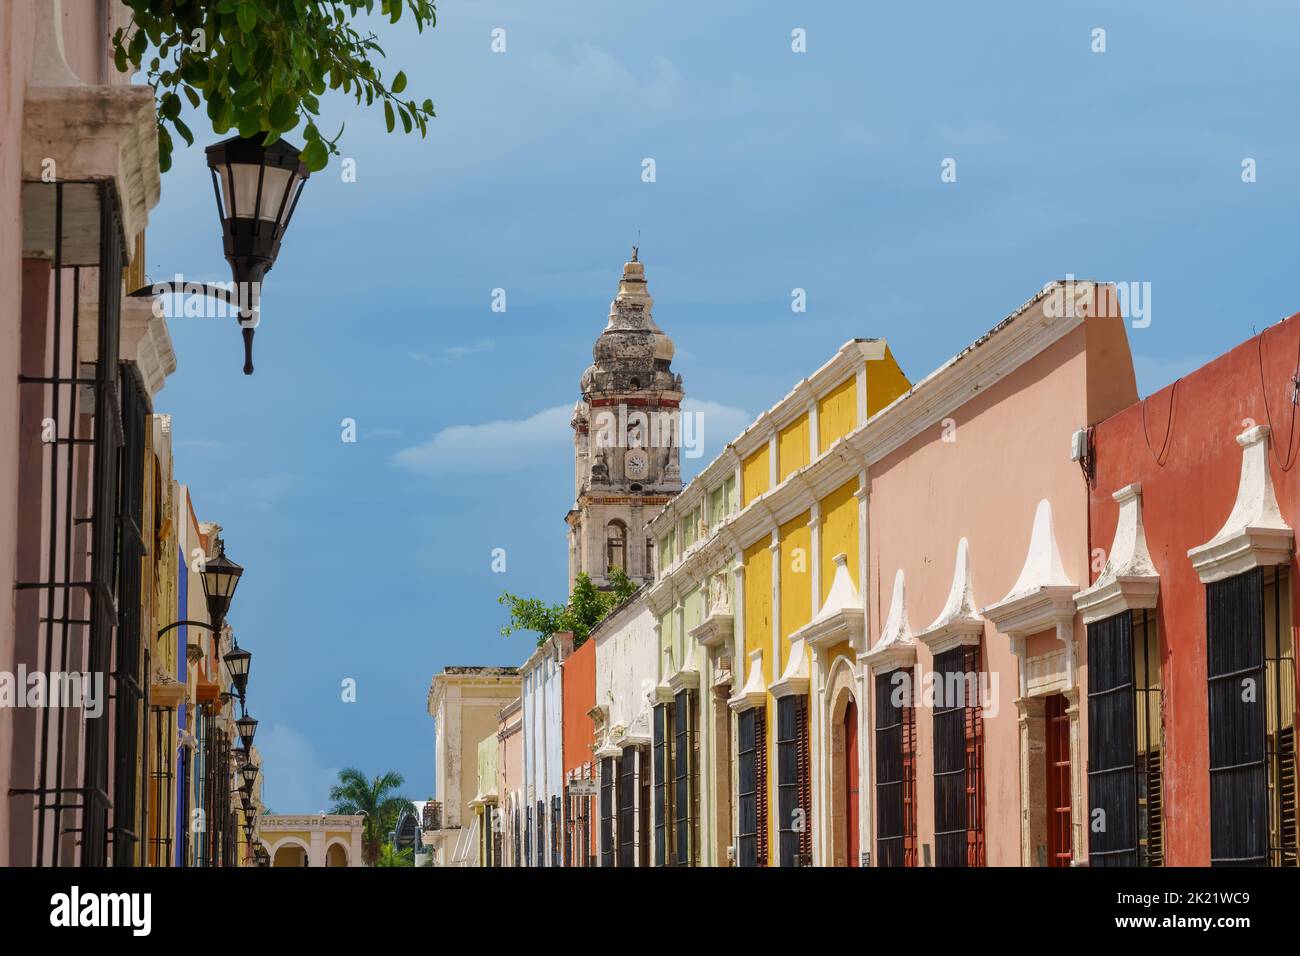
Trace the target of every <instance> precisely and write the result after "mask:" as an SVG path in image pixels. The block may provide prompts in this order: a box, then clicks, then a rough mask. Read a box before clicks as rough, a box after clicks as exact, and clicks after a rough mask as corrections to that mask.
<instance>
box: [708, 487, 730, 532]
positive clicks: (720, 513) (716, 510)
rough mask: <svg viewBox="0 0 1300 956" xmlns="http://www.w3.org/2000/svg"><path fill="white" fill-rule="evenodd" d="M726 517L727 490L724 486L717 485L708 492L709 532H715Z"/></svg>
mask: <svg viewBox="0 0 1300 956" xmlns="http://www.w3.org/2000/svg"><path fill="white" fill-rule="evenodd" d="M726 516H727V489H726V486H725V485H718V487H716V488H714V489H713V490H712V491H711V492H709V530H710V531H713V530H716V529H717V527H718V525H720V524H722V519H724V518H725V517H726Z"/></svg>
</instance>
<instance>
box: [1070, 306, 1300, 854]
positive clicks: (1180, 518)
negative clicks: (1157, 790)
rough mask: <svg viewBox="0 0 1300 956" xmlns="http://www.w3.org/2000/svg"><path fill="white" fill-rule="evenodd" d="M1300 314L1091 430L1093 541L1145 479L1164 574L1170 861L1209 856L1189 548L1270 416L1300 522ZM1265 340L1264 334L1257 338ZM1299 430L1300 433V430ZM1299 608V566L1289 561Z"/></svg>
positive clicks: (1288, 502) (1201, 676)
mask: <svg viewBox="0 0 1300 956" xmlns="http://www.w3.org/2000/svg"><path fill="white" fill-rule="evenodd" d="M1298 339H1300V315H1293V316H1291V317H1290V318H1288V319H1286V320H1284V321H1283V322H1281V323H1279V324H1277V325H1275V326H1272V327H1271V328H1268V329H1266V330H1265V331H1264V332H1263V333H1261V335H1260V336H1257V337H1255V338H1252V339H1248V340H1247V341H1245V342H1243V343H1242V344H1241V345H1238V346H1237V347H1236V348H1234V349H1232V350H1231V351H1230V352H1228V353H1227V354H1225V355H1223V356H1220V357H1219V358H1217V359H1215V360H1214V361H1212V362H1210V363H1209V364H1208V365H1205V366H1203V367H1202V368H1200V369H1197V370H1196V371H1194V372H1191V373H1189V374H1188V375H1185V376H1183V377H1182V378H1180V379H1178V381H1176V382H1175V383H1173V384H1172V385H1169V386H1168V387H1166V388H1163V389H1161V390H1160V391H1158V392H1156V393H1155V394H1153V395H1151V396H1150V397H1148V398H1147V399H1146V400H1145V401H1144V402H1142V403H1141V404H1135V405H1132V406H1131V407H1129V408H1126V409H1124V410H1123V411H1121V412H1119V413H1118V414H1116V415H1115V416H1114V417H1112V418H1109V419H1107V420H1106V421H1104V422H1102V423H1101V424H1100V425H1098V426H1097V429H1096V432H1095V441H1096V456H1097V478H1096V484H1095V486H1094V488H1093V490H1092V497H1091V507H1092V546H1093V547H1094V548H1107V549H1108V548H1109V547H1110V546H1111V542H1112V539H1113V536H1114V533H1115V525H1116V521H1117V518H1118V505H1117V504H1116V503H1115V501H1114V499H1113V498H1112V497H1111V496H1112V495H1113V494H1114V492H1116V491H1117V490H1119V489H1120V488H1122V487H1124V486H1125V485H1128V484H1131V483H1133V482H1140V483H1141V485H1142V522H1143V525H1144V527H1145V530H1146V538H1147V545H1148V547H1149V549H1150V552H1151V559H1152V561H1153V562H1154V563H1155V566H1156V570H1157V571H1158V572H1159V573H1160V598H1159V605H1158V607H1157V608H1156V615H1157V618H1158V621H1159V633H1160V650H1161V661H1162V664H1161V682H1162V688H1163V691H1164V708H1165V712H1164V732H1165V746H1166V748H1167V749H1166V752H1165V758H1164V763H1163V767H1164V788H1165V792H1164V801H1165V810H1164V819H1165V828H1164V841H1165V854H1166V856H1165V863H1166V864H1167V865H1169V866H1206V865H1208V864H1209V862H1210V828H1209V826H1208V825H1206V824H1205V822H1204V821H1206V820H1208V819H1209V817H1210V785H1209V743H1208V740H1209V712H1208V692H1207V683H1206V643H1205V586H1204V585H1203V584H1201V581H1200V579H1199V577H1198V576H1197V574H1196V572H1195V570H1194V569H1193V568H1192V563H1191V560H1190V559H1189V558H1188V557H1187V551H1188V549H1189V548H1193V547H1196V546H1198V545H1201V544H1204V543H1205V542H1207V541H1209V540H1210V539H1211V538H1212V537H1214V535H1215V534H1216V533H1217V532H1218V530H1219V529H1220V528H1221V527H1222V526H1223V524H1224V522H1225V521H1226V520H1227V518H1228V515H1229V513H1230V512H1231V511H1232V506H1233V502H1234V501H1235V500H1236V496H1237V486H1238V482H1239V478H1240V475H1241V458H1242V449H1241V446H1239V445H1238V444H1237V442H1236V437H1237V436H1238V435H1240V434H1241V433H1242V432H1243V431H1245V430H1246V428H1248V427H1250V426H1251V425H1252V424H1259V425H1269V424H1271V427H1272V429H1273V433H1272V437H1271V438H1270V448H1269V467H1270V473H1271V475H1272V479H1273V487H1274V491H1275V493H1276V495H1277V501H1278V506H1279V507H1280V508H1281V511H1282V516H1283V518H1284V519H1285V520H1286V522H1287V523H1288V524H1289V525H1291V527H1292V528H1294V527H1296V522H1297V519H1298V518H1300V515H1297V495H1298V493H1300V487H1298V484H1297V483H1298V482H1300V469H1296V468H1291V469H1290V470H1288V471H1283V470H1282V466H1283V463H1284V462H1285V461H1286V459H1287V454H1288V449H1290V451H1291V456H1292V458H1294V457H1295V453H1296V447H1295V446H1294V445H1293V444H1292V438H1291V437H1290V432H1291V431H1292V430H1293V426H1292V421H1293V414H1294V411H1295V409H1294V408H1293V406H1292V405H1291V390H1292V386H1291V376H1292V375H1293V374H1295V371H1296V354H1297V347H1298V346H1300V342H1298V341H1297V340H1298ZM1261 340H1262V341H1261ZM1297 440H1300V439H1297ZM1290 567H1291V591H1292V607H1293V608H1294V607H1295V603H1294V602H1295V599H1296V593H1297V592H1296V586H1297V580H1298V579H1300V574H1298V573H1297V570H1298V569H1297V564H1296V561H1295V559H1294V558H1293V559H1292V561H1291V565H1290Z"/></svg>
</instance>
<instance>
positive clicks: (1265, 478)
mask: <svg viewBox="0 0 1300 956" xmlns="http://www.w3.org/2000/svg"><path fill="white" fill-rule="evenodd" d="M1268 436H1269V428H1268V426H1267V425H1256V426H1254V427H1253V428H1248V429H1246V430H1245V431H1244V432H1242V433H1241V434H1240V435H1238V436H1237V444H1238V445H1240V446H1241V480H1240V481H1239V482H1238V485H1237V500H1236V501H1235V502H1234V503H1233V505H1232V512H1231V513H1230V514H1229V515H1228V520H1227V521H1225V522H1224V524H1223V527H1222V528H1220V529H1219V533H1218V534H1216V535H1215V536H1214V537H1213V538H1211V539H1210V540H1209V541H1207V542H1206V543H1205V544H1202V545H1198V546H1197V547H1195V548H1192V549H1191V550H1189V551H1188V552H1187V556H1188V557H1189V558H1191V559H1192V567H1193V568H1195V569H1196V573H1197V575H1199V576H1200V579H1201V582H1202V583H1204V584H1212V583H1213V582H1215V581H1222V580H1223V579H1224V578H1230V577H1233V576H1235V575H1238V574H1243V573H1244V572H1246V571H1249V570H1251V569H1252V568H1257V567H1270V566H1272V565H1276V564H1286V563H1288V562H1289V561H1290V560H1291V554H1292V552H1293V551H1294V549H1295V532H1294V531H1292V529H1291V526H1290V525H1288V524H1287V523H1286V521H1285V520H1284V519H1283V517H1282V511H1281V509H1280V508H1279V507H1278V504H1277V495H1276V494H1274V492H1273V476H1272V474H1271V473H1270V470H1269V463H1268Z"/></svg>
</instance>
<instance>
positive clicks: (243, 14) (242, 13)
mask: <svg viewBox="0 0 1300 956" xmlns="http://www.w3.org/2000/svg"><path fill="white" fill-rule="evenodd" d="M235 18H236V19H237V20H238V21H239V29H241V30H243V31H244V32H245V33H252V32H253V30H254V28H255V27H256V26H257V9H256V8H255V7H254V6H253V5H252V4H251V3H243V4H240V7H239V9H238V10H236V11H235Z"/></svg>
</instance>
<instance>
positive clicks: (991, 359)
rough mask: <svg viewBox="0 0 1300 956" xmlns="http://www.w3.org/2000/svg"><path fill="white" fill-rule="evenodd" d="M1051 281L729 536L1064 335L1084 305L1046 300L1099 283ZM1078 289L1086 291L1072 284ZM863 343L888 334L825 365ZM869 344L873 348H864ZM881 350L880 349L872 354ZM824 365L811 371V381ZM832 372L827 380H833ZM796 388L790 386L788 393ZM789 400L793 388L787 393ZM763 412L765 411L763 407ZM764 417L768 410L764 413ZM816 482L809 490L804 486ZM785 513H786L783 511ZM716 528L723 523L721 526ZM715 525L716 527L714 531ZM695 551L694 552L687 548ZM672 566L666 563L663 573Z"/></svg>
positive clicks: (893, 443)
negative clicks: (1056, 306)
mask: <svg viewBox="0 0 1300 956" xmlns="http://www.w3.org/2000/svg"><path fill="white" fill-rule="evenodd" d="M1071 281H1072V283H1073V284H1072V285H1067V283H1065V282H1060V281H1057V282H1051V283H1048V284H1047V285H1046V286H1044V288H1043V290H1042V291H1040V292H1039V293H1038V294H1037V295H1036V296H1034V297H1033V298H1032V299H1030V300H1029V301H1028V302H1026V303H1024V304H1023V305H1021V306H1020V308H1018V309H1017V310H1016V311H1014V312H1013V313H1011V315H1009V316H1008V317H1007V318H1005V319H1003V320H1002V321H1001V322H999V323H998V324H997V325H996V326H994V327H993V328H992V329H991V330H990V331H989V332H987V333H985V334H984V335H983V336H981V337H980V338H979V339H978V340H976V341H975V342H974V343H972V344H971V345H969V346H967V347H966V348H965V349H964V350H962V351H961V352H960V353H959V354H957V355H956V356H954V357H953V358H952V359H950V360H949V361H948V362H946V363H945V364H944V365H942V366H940V367H939V368H938V369H936V370H935V371H934V372H932V373H930V375H928V376H926V377H925V378H924V379H922V380H921V381H920V382H918V383H917V384H916V385H914V386H912V388H911V389H910V390H908V391H907V392H906V393H904V394H903V395H902V396H900V397H899V398H898V399H896V400H895V401H894V402H892V403H891V404H890V405H889V406H888V407H886V408H884V409H882V410H878V411H877V412H876V413H875V414H874V415H872V416H871V418H870V419H869V420H868V421H867V422H865V423H863V424H859V425H858V426H857V427H856V428H855V429H854V430H853V431H851V432H850V433H849V434H848V435H846V436H843V437H842V438H840V439H838V440H837V441H836V442H834V443H833V444H832V445H831V446H830V448H828V449H822V453H821V455H820V456H819V457H818V458H817V459H816V460H815V461H813V462H810V463H809V464H807V465H805V466H804V467H803V468H801V469H799V471H797V472H795V473H793V474H791V475H788V476H787V477H786V479H785V480H784V481H783V482H781V483H779V484H778V485H776V486H775V487H773V488H770V489H768V490H767V491H766V492H764V493H763V494H762V495H761V496H759V497H758V498H756V499H754V500H753V501H751V502H750V503H749V504H748V505H746V506H744V507H743V508H742V509H741V510H740V512H738V513H737V514H735V515H731V516H729V518H728V520H727V522H725V526H726V527H727V529H728V534H729V536H730V537H729V538H728V541H729V542H734V544H736V545H739V548H741V549H743V548H746V547H749V546H750V545H752V544H753V543H754V542H755V541H757V540H758V539H759V538H760V537H762V536H763V534H764V533H766V532H767V531H768V530H769V529H768V528H766V526H765V525H766V522H767V521H769V520H775V518H773V517H769V516H770V515H777V516H786V515H788V516H789V517H793V516H795V515H797V514H800V513H801V512H802V511H803V509H804V508H805V507H810V506H811V505H812V504H813V502H814V501H815V500H819V497H825V496H826V495H827V494H829V493H830V492H832V491H834V490H835V489H836V488H838V487H840V486H841V485H843V484H844V482H846V481H850V480H852V478H853V477H854V476H856V475H860V474H861V472H862V471H863V470H865V469H868V468H869V467H870V465H872V464H874V463H875V462H877V461H879V460H881V459H882V458H883V457H884V456H886V455H888V454H889V453H891V452H893V451H895V450H896V449H897V448H899V447H901V446H902V445H903V444H905V443H906V442H907V441H910V440H911V439H912V438H914V437H915V436H916V435H918V434H920V433H921V432H923V431H924V430H925V429H927V428H929V427H931V426H932V425H934V424H935V423H936V422H939V421H942V420H943V418H944V417H945V416H947V415H948V414H949V413H950V412H952V411H953V410H954V409H956V408H958V407H960V406H961V405H963V404H964V403H966V402H968V401H970V399H971V398H972V397H974V396H975V395H977V394H980V393H981V392H983V391H984V390H986V389H987V388H988V387H989V386H991V385H993V384H994V383H996V382H997V381H998V380H999V379H1001V378H1002V377H1004V376H1005V375H1006V374H1008V373H1009V372H1010V371H1012V370H1014V369H1015V368H1017V367H1018V366H1020V365H1022V364H1024V363H1025V362H1027V361H1028V360H1029V359H1031V358H1033V357H1034V356H1035V355H1037V354H1039V353H1040V352H1042V351H1043V350H1044V349H1046V348H1048V347H1049V346H1051V345H1052V344H1054V343H1055V342H1057V341H1059V340H1060V339H1061V338H1063V337H1064V336H1066V335H1067V334H1069V333H1070V332H1072V331H1073V330H1074V329H1075V328H1077V327H1078V326H1079V325H1080V323H1082V322H1083V321H1084V318H1085V317H1086V315H1087V314H1088V311H1089V309H1080V308H1075V309H1067V310H1064V311H1065V312H1066V313H1067V314H1063V315H1059V316H1057V315H1054V314H1049V309H1048V308H1047V306H1048V304H1049V303H1051V302H1053V301H1055V300H1054V299H1053V297H1054V296H1056V297H1059V296H1061V295H1062V294H1065V293H1066V292H1067V291H1068V292H1070V293H1071V294H1074V295H1075V297H1076V298H1077V299H1080V300H1083V299H1085V298H1086V300H1087V305H1088V306H1089V307H1091V306H1092V304H1093V303H1095V301H1096V288H1097V283H1095V282H1092V281H1088V280H1071ZM1076 290H1083V291H1076ZM1050 311H1056V310H1050ZM855 344H856V345H858V346H861V349H860V350H859V352H858V354H859V355H861V356H862V361H867V360H868V359H872V358H877V359H878V358H883V356H884V351H885V342H884V340H883V339H881V340H875V341H868V342H857V343H849V344H848V345H846V346H845V347H844V348H842V349H841V350H840V353H838V354H837V356H836V358H835V359H832V360H831V362H829V363H827V365H826V366H823V369H827V368H830V367H832V366H834V365H835V363H836V362H837V361H846V360H844V359H843V358H842V357H843V356H844V355H845V354H846V350H850V346H853V345H855ZM867 350H870V351H871V353H872V354H867ZM876 352H878V354H875V353H876ZM856 367H857V366H856V360H855V361H849V362H848V364H847V365H844V366H843V371H844V376H841V377H839V378H837V379H835V381H834V385H826V386H825V388H824V390H822V391H820V392H819V394H823V395H824V394H825V393H826V392H827V391H830V390H831V389H832V388H834V387H835V386H837V385H839V384H840V383H841V382H842V381H843V380H844V377H845V376H847V374H848V372H849V371H850V370H853V371H854V373H855V374H856ZM821 372H822V370H819V371H818V372H816V373H814V374H813V375H812V376H810V377H809V381H812V382H816V381H817V380H818V375H819V374H821ZM832 378H834V376H830V377H828V378H827V379H825V381H828V382H829V381H830V380H831V379H832ZM791 394H792V395H793V393H791ZM787 400H793V399H791V396H787ZM764 415H765V416H767V415H768V413H764ZM763 420H764V421H766V418H764V419H763ZM758 424H759V423H758V422H757V421H756V422H755V424H754V425H752V426H750V429H748V430H747V431H746V432H745V433H744V434H742V436H740V437H739V438H737V439H736V440H735V441H734V442H732V443H731V445H729V446H728V449H729V451H730V452H731V453H733V454H734V455H735V456H737V459H739V458H742V457H747V456H748V455H749V454H751V453H752V451H753V450H754V449H755V448H757V447H758V446H759V444H761V441H764V440H766V437H767V436H766V432H762V433H761V435H762V437H761V439H760V437H759V433H760V430H759V429H758V428H757V426H758ZM751 433H753V437H752V439H750V441H751V444H752V447H750V445H748V444H746V443H745V441H743V440H742V439H745V435H750V434H751ZM717 464H718V460H715V462H714V464H711V465H710V466H709V467H708V468H706V469H705V470H704V471H703V472H701V474H700V475H699V476H697V477H696V478H695V479H694V481H692V483H691V484H695V483H696V482H703V483H704V484H706V485H712V484H715V483H716V481H717V480H718V478H719V477H721V476H722V472H721V471H720V470H719V471H717V472H715V471H714V470H713V469H714V467H715V465H717ZM809 487H811V488H812V489H813V491H812V493H811V494H810V493H809V492H808V490H807V489H808V488H809ZM675 503H676V502H670V503H669V504H668V505H666V506H665V507H664V509H663V511H661V512H660V514H659V515H658V516H656V517H655V518H654V519H652V520H651V521H650V523H649V525H648V529H649V531H650V533H651V535H652V536H653V537H656V539H657V534H656V532H657V530H658V529H659V528H660V527H661V522H665V521H668V520H672V519H673V516H674V515H675V512H674V510H673V509H674V505H675ZM787 520H788V519H787ZM719 530H721V529H719ZM717 533H718V532H716V531H715V532H714V534H715V535H716V534H717ZM692 557H694V556H692ZM675 573H677V567H674V568H670V569H668V570H667V571H665V573H664V574H665V577H668V576H671V575H673V574H675Z"/></svg>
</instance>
